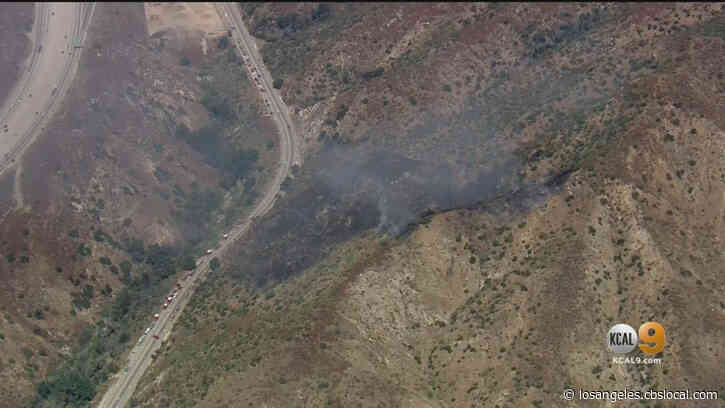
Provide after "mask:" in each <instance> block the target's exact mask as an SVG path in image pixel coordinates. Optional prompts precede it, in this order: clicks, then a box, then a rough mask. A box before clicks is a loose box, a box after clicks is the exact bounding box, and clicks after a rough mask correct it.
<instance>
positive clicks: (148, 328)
mask: <svg viewBox="0 0 725 408" xmlns="http://www.w3.org/2000/svg"><path fill="white" fill-rule="evenodd" d="M150 331H151V328H150V327H147V328H146V330H144V332H143V334H149V332H150Z"/></svg>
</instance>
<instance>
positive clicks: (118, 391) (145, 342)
mask: <svg viewBox="0 0 725 408" xmlns="http://www.w3.org/2000/svg"><path fill="white" fill-rule="evenodd" d="M216 8H217V11H218V13H219V15H220V17H221V18H222V21H224V23H225V24H226V25H227V27H228V28H230V29H232V30H233V32H234V35H233V41H234V43H235V46H236V49H237V50H239V51H240V52H243V53H245V54H246V55H248V56H252V63H253V64H254V66H255V69H256V70H257V71H258V72H261V73H263V81H262V85H263V86H264V89H265V93H266V94H268V95H272V98H271V108H272V117H273V119H274V121H275V123H276V125H277V127H278V128H279V137H280V159H279V160H280V161H279V165H278V167H277V171H276V173H275V176H274V178H273V179H272V181H271V182H269V183H268V184H267V190H266V191H265V192H264V195H263V197H262V199H261V200H260V201H259V202H258V203H257V205H256V206H255V207H254V209H253V210H252V212H251V213H250V214H249V216H248V217H246V218H245V219H243V220H241V222H240V223H239V224H237V225H235V226H234V227H233V228H232V230H231V231H230V232H229V237H228V238H227V239H226V240H224V241H223V242H222V244H221V245H220V247H219V248H218V249H217V250H216V251H215V253H214V254H213V255H207V256H205V257H204V258H202V259H201V260H200V262H199V265H198V266H197V268H196V269H195V271H194V273H193V275H191V277H190V278H189V279H186V280H182V282H181V284H182V289H181V290H180V291H179V293H178V295H177V299H176V300H174V302H173V303H172V304H171V305H170V306H169V307H168V309H166V310H162V311H161V312H159V319H158V320H157V321H156V323H155V324H154V326H153V327H152V328H151V330H150V332H149V333H148V334H147V335H144V336H142V337H141V339H140V340H139V341H138V343H136V345H135V346H134V347H133V349H132V350H131V353H130V356H129V358H128V362H127V364H126V366H125V367H124V368H123V369H122V370H121V372H120V373H119V374H118V375H117V376H116V379H115V381H113V383H112V384H111V385H110V387H109V388H108V390H107V391H106V393H105V394H104V396H103V398H102V399H101V402H100V403H99V405H98V407H100V408H123V407H125V405H126V404H127V403H128V401H129V399H130V398H131V396H132V395H133V393H134V390H135V389H136V386H137V385H138V382H139V380H140V379H141V377H142V376H143V373H144V372H145V371H146V369H147V368H148V367H149V366H150V365H151V362H152V358H151V356H152V355H153V353H154V352H155V351H156V350H158V348H159V347H160V346H161V342H162V341H163V340H164V339H166V338H168V336H169V334H170V333H171V330H172V328H173V326H174V323H175V322H176V320H177V319H178V318H179V316H180V315H181V313H182V312H183V310H184V307H186V305H187V304H188V302H189V300H190V299H191V297H192V296H193V291H194V288H195V286H196V285H197V284H198V283H199V282H200V280H201V279H203V278H204V276H206V274H207V273H208V272H209V270H210V268H209V261H210V260H211V258H212V257H214V256H221V255H222V254H223V253H224V252H225V251H226V250H227V249H228V248H229V247H231V245H232V244H233V243H234V242H235V241H236V240H238V239H239V238H241V237H242V236H243V235H244V234H245V233H246V232H247V230H248V229H249V227H250V225H251V224H252V222H254V220H255V219H256V218H258V217H261V216H263V215H264V214H266V213H267V211H269V210H270V209H271V208H272V207H273V206H274V203H275V201H276V199H277V197H278V194H279V191H280V187H281V185H282V182H283V181H284V180H285V178H286V177H287V176H288V175H289V171H290V168H291V166H292V164H293V163H300V155H299V153H298V150H297V149H296V148H295V147H296V144H295V137H296V133H295V125H294V122H293V121H292V119H291V118H290V114H289V110H288V109H287V107H286V105H285V104H284V102H283V101H282V98H281V97H280V96H279V94H278V93H277V92H276V89H274V88H273V87H272V86H271V83H272V81H271V79H270V75H269V73H268V72H267V69H266V67H264V65H263V63H262V59H261V57H260V56H259V52H258V51H257V49H256V47H254V45H253V40H252V38H251V36H250V35H249V32H248V31H247V29H246V27H245V26H244V22H243V21H242V18H241V15H240V14H239V9H238V7H237V6H236V5H235V4H234V3H229V4H225V3H220V4H216ZM154 335H155V336H157V337H159V339H158V340H157V339H155V338H154V337H153V336H154Z"/></svg>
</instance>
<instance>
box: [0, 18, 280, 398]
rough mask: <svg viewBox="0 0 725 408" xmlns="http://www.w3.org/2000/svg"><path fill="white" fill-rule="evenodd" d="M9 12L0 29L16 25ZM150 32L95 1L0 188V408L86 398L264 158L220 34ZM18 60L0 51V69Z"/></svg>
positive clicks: (248, 193)
mask: <svg viewBox="0 0 725 408" xmlns="http://www.w3.org/2000/svg"><path fill="white" fill-rule="evenodd" d="M23 7H24V6H23ZM20 8H21V7H20V6H13V8H4V9H3V10H4V13H3V16H2V18H0V30H2V32H3V33H6V32H7V33H15V32H14V31H10V30H11V28H12V29H15V30H16V31H17V30H20V31H17V33H15V34H12V35H14V36H20V35H24V34H23V33H25V32H26V31H27V30H28V24H32V5H31V7H30V9H29V10H30V11H29V13H30V14H29V16H30V22H28V21H27V14H28V10H25V9H22V10H20ZM15 9H18V11H17V12H16V11H11V10H15ZM19 13H20V14H19ZM12 16H16V17H15V21H14V22H13V23H17V25H16V26H8V24H9V23H10V22H9V21H7V20H8V18H10V17H12ZM153 34H154V35H153V36H152V35H150V34H149V32H148V31H147V24H146V13H145V10H144V6H143V5H141V4H137V5H131V6H127V5H113V4H99V5H98V6H97V8H96V13H95V15H94V20H93V23H92V26H91V28H90V31H89V34H88V41H87V44H86V45H87V47H86V48H85V50H84V52H83V56H82V60H81V63H80V67H79V72H78V74H77V76H76V79H75V82H74V83H73V86H72V88H71V90H70V92H69V94H68V97H67V99H66V101H65V103H64V105H63V107H62V108H61V109H60V111H59V112H58V114H57V115H56V116H55V117H54V118H53V120H52V122H51V123H50V125H49V126H48V130H47V131H46V132H44V134H42V135H40V136H39V138H38V140H37V142H36V143H34V144H33V145H31V147H30V148H29V150H28V152H27V153H26V154H25V156H24V158H23V164H22V168H21V169H20V170H18V168H17V167H16V168H14V169H11V171H8V172H6V173H5V174H3V175H2V178H0V209H2V213H0V214H6V212H5V211H6V210H10V212H9V213H7V214H6V215H5V216H4V217H3V218H2V219H0V235H2V240H0V241H2V242H1V243H0V255H2V256H1V258H0V279H1V280H2V283H3V284H2V287H1V289H0V299H2V301H0V310H1V311H0V351H1V353H0V354H2V357H0V379H2V381H1V382H2V384H1V385H0V406H3V407H20V406H23V407H25V406H30V401H32V400H36V399H37V401H36V403H37V406H62V405H54V404H55V403H56V402H57V401H59V400H60V401H62V400H65V401H66V403H68V404H70V405H73V406H78V404H81V403H84V402H87V401H88V400H90V399H91V398H92V397H93V395H94V393H95V390H96V389H97V387H98V386H100V385H101V384H102V383H103V382H104V381H105V380H106V379H107V377H108V376H109V375H110V374H112V373H113V372H114V371H115V370H117V369H118V363H119V361H120V359H121V358H122V357H123V355H124V353H125V352H126V347H127V345H128V342H129V341H130V340H132V339H135V338H136V337H137V336H138V335H139V334H140V333H141V332H142V331H143V329H144V327H145V326H146V324H148V322H149V321H150V318H151V310H152V308H156V307H158V305H159V300H160V299H161V294H162V293H165V292H166V291H167V290H168V288H170V287H171V285H173V280H174V278H175V277H176V276H177V274H180V273H182V272H183V271H184V270H188V269H190V268H193V267H194V256H196V255H198V254H199V253H200V252H201V251H202V248H203V247H204V245H209V243H211V242H214V241H215V240H216V239H217V235H219V234H220V233H221V231H222V230H224V229H226V228H227V226H228V225H229V224H230V223H231V222H233V221H234V220H235V219H236V218H237V217H238V216H239V215H240V214H242V213H243V212H244V211H245V210H246V209H247V208H248V205H249V204H250V203H251V202H252V201H253V200H254V197H255V196H256V193H255V189H256V188H258V186H259V185H263V183H264V182H265V180H266V178H267V174H268V173H269V170H268V169H271V168H272V166H273V165H274V163H275V162H276V161H277V157H276V156H277V152H276V149H275V147H274V143H271V144H270V142H273V141H274V140H276V139H275V135H274V133H273V132H272V129H273V126H272V124H271V123H268V120H267V119H266V118H263V117H261V116H260V115H259V109H260V108H259V105H258V104H259V102H258V100H257V96H256V94H255V93H254V92H253V91H251V88H252V87H251V86H250V85H249V83H248V81H247V80H246V76H244V75H243V73H242V72H241V71H239V70H237V69H236V67H237V66H238V63H239V62H238V61H236V60H235V58H234V57H235V55H234V53H233V52H231V50H230V48H229V46H228V44H227V43H226V42H225V41H223V39H222V37H221V36H220V35H219V34H218V33H211V34H209V35H208V34H206V32H204V31H203V30H201V29H198V27H195V26H194V25H187V26H186V29H182V30H179V29H177V30H175V31H174V30H173V29H171V28H169V27H166V30H165V31H163V32H155V33H153ZM8 35H10V34H8ZM3 38H9V37H5V36H3ZM202 39H203V40H204V41H208V44H206V45H205V46H204V47H202V41H201V40H202ZM18 44H20V45H22V44H23V43H22V42H18ZM21 51H22V49H19V50H16V49H8V48H7V47H4V46H3V48H2V50H1V51H0V58H2V61H4V63H3V70H8V69H10V68H11V66H10V65H8V64H5V62H7V60H8V59H10V58H15V59H21V56H22V54H19V52H21ZM3 72H5V71H3ZM7 73H8V75H6V76H4V78H7V77H8V76H10V72H9V71H8V72H7ZM4 86H5V85H3V84H0V91H3V90H4V88H3V87H4ZM16 171H17V173H16ZM16 174H17V177H16ZM18 181H19V182H20V185H15V183H16V182H18ZM17 192H20V194H22V195H23V198H24V200H23V202H24V204H25V205H24V206H23V207H19V206H18V205H17V204H18V203H17V202H15V200H14V194H17Z"/></svg>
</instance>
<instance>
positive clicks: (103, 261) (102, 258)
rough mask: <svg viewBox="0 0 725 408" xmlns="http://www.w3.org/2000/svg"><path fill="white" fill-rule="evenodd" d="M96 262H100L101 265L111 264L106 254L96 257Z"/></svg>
mask: <svg viewBox="0 0 725 408" xmlns="http://www.w3.org/2000/svg"><path fill="white" fill-rule="evenodd" d="M98 262H100V263H101V264H103V265H110V264H111V259H110V258H109V257H107V256H102V257H100V258H99V259H98Z"/></svg>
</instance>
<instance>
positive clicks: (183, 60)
mask: <svg viewBox="0 0 725 408" xmlns="http://www.w3.org/2000/svg"><path fill="white" fill-rule="evenodd" d="M179 64H181V65H182V66H187V65H190V64H191V60H190V59H189V57H187V56H186V55H184V56H183V57H181V59H180V60H179Z"/></svg>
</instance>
